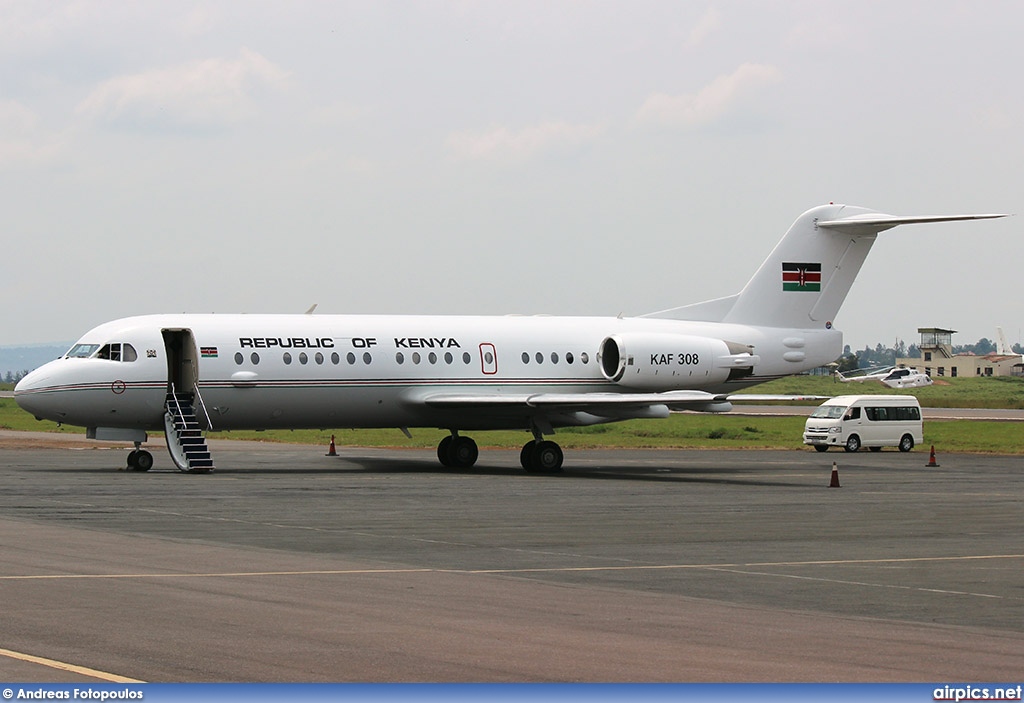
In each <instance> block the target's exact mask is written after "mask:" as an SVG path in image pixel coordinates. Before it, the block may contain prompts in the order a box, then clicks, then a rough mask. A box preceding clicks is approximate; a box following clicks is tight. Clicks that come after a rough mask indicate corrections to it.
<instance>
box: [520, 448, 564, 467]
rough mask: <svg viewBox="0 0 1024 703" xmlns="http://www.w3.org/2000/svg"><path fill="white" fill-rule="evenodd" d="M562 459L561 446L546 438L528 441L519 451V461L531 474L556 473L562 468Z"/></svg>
mask: <svg viewBox="0 0 1024 703" xmlns="http://www.w3.org/2000/svg"><path fill="white" fill-rule="evenodd" d="M564 459H565V455H564V454H563V453H562V448H561V447H560V446H558V444H557V443H555V442H551V441H548V440H545V441H543V442H530V443H529V444H527V445H526V446H525V447H523V450H522V451H521V452H520V453H519V461H520V462H521V463H522V464H523V468H525V469H526V471H527V472H528V473H531V474H557V473H558V472H559V471H561V470H562V461H563V460H564Z"/></svg>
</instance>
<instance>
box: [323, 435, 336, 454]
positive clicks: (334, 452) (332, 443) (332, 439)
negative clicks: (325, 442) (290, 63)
mask: <svg viewBox="0 0 1024 703" xmlns="http://www.w3.org/2000/svg"><path fill="white" fill-rule="evenodd" d="M324 456H338V452H336V451H335V450H334V435H331V448H330V449H328V450H327V453H326V454H325V455H324Z"/></svg>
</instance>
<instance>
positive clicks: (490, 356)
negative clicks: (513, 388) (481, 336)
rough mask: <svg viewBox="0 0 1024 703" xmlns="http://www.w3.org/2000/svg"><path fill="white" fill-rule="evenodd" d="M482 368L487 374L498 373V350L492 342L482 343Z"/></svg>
mask: <svg viewBox="0 0 1024 703" xmlns="http://www.w3.org/2000/svg"><path fill="white" fill-rule="evenodd" d="M480 370H481V371H482V372H483V373H484V374H485V375H487V376H493V375H494V374H496V373H498V352H497V351H496V350H495V349H494V345H493V344H491V343H490V342H484V343H482V344H481V345H480Z"/></svg>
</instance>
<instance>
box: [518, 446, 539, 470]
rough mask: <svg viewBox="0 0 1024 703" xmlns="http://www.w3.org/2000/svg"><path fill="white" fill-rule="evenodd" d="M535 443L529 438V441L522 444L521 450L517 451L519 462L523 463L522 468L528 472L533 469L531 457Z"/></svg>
mask: <svg viewBox="0 0 1024 703" xmlns="http://www.w3.org/2000/svg"><path fill="white" fill-rule="evenodd" d="M536 445H537V443H536V442H534V441H533V440H530V441H529V442H527V443H526V444H524V445H523V449H522V451H520V452H519V463H520V464H522V465H523V468H524V469H526V470H527V471H530V472H532V471H533V464H532V463H531V462H532V458H533V448H534V447H535V446H536Z"/></svg>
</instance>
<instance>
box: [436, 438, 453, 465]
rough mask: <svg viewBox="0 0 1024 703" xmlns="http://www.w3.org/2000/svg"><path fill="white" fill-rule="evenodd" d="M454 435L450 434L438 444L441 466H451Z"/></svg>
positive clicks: (438, 457) (438, 456) (438, 458)
mask: <svg viewBox="0 0 1024 703" xmlns="http://www.w3.org/2000/svg"><path fill="white" fill-rule="evenodd" d="M453 439H454V437H452V436H451V435H448V436H447V437H445V438H444V439H442V440H441V442H440V443H439V444H438V445H437V460H438V461H440V462H441V466H451V465H452V464H451V461H452V460H451V454H450V452H449V450H450V449H451V446H452V440H453Z"/></svg>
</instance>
